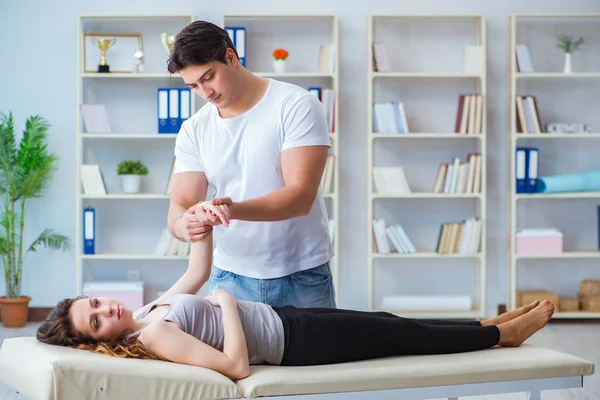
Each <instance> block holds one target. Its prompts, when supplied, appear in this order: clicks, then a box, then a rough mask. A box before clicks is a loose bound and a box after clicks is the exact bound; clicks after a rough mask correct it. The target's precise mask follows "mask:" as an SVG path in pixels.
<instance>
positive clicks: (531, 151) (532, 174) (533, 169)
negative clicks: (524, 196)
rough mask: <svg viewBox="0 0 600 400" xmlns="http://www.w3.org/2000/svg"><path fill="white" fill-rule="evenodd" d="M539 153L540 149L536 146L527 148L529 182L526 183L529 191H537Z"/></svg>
mask: <svg viewBox="0 0 600 400" xmlns="http://www.w3.org/2000/svg"><path fill="white" fill-rule="evenodd" d="M539 154H540V151H539V149H537V148H535V147H531V148H528V149H527V174H526V179H527V182H526V183H525V189H526V191H527V193H535V192H537V178H538V165H539Z"/></svg>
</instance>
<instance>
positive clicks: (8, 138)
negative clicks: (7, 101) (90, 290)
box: [0, 113, 71, 327]
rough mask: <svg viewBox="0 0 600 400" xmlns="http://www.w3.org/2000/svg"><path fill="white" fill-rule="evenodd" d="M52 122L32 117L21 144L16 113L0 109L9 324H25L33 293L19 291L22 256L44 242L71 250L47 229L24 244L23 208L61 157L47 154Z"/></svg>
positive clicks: (4, 301) (1, 238)
mask: <svg viewBox="0 0 600 400" xmlns="http://www.w3.org/2000/svg"><path fill="white" fill-rule="evenodd" d="M49 128H50V125H49V124H48V122H47V121H46V120H45V119H43V118H42V117H40V116H37V115H36V116H31V117H29V118H28V119H27V121H26V122H25V130H24V131H23V137H22V138H21V141H20V143H17V140H16V137H15V126H14V119H13V115H12V113H9V114H8V115H6V114H3V113H0V198H1V199H2V208H1V209H0V213H1V214H0V254H1V255H2V262H3V264H4V278H5V282H6V296H5V297H0V313H1V316H2V323H3V324H4V325H5V326H7V327H20V326H24V325H25V323H26V321H27V314H28V307H29V301H30V300H31V297H29V296H22V295H21V287H22V277H23V261H24V259H25V257H26V256H27V254H28V253H29V252H30V251H36V250H37V249H38V248H39V247H40V246H45V247H50V248H53V249H59V250H63V251H66V250H69V249H70V246H71V243H70V240H69V239H68V238H67V237H65V236H63V235H59V234H57V233H55V232H54V231H53V230H52V229H45V230H44V231H43V232H42V233H41V234H40V235H39V236H38V237H37V238H36V239H35V240H33V242H32V243H31V244H30V245H29V247H27V248H26V247H25V246H24V243H23V233H24V230H25V212H26V211H27V206H28V205H29V203H30V202H31V200H32V199H34V198H40V197H42V194H43V193H44V190H45V188H46V187H47V185H48V183H49V182H50V178H51V176H52V173H53V172H54V171H55V170H56V166H57V163H58V158H57V157H56V155H54V154H50V153H48V149H47V147H48V145H47V143H46V138H47V136H48V135H47V132H48V129H49Z"/></svg>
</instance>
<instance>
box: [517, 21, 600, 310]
mask: <svg viewBox="0 0 600 400" xmlns="http://www.w3.org/2000/svg"><path fill="white" fill-rule="evenodd" d="M599 27H600V15H599V14H595V15H592V14H515V15H511V16H510V17H509V18H508V63H507V65H508V69H507V74H508V79H507V91H508V96H507V107H508V110H509V112H508V113H507V116H508V124H507V126H508V134H507V139H508V145H507V149H508V151H509V157H508V159H509V160H510V161H509V164H508V165H509V171H508V174H507V177H508V179H509V182H508V185H507V186H508V188H509V192H508V242H509V243H508V246H507V249H508V254H507V260H508V270H507V276H508V279H507V282H508V284H507V303H508V308H509V309H514V308H515V307H517V305H518V304H517V293H518V291H520V290H549V291H552V292H555V293H557V294H558V296H559V297H560V298H562V297H570V298H576V297H577V292H578V289H579V283H580V281H582V280H584V279H600V273H599V272H598V269H597V264H598V261H597V260H598V258H600V252H599V251H598V229H599V227H598V225H597V224H598V220H597V218H598V217H597V214H596V212H597V211H596V206H597V205H598V204H600V192H598V191H581V192H557V193H539V192H532V193H516V192H517V188H516V186H517V184H516V177H517V176H516V166H517V160H516V151H517V147H533V148H537V149H539V158H538V163H537V165H538V177H545V176H552V175H558V174H567V173H575V172H580V171H586V170H590V169H596V168H598V163H597V154H598V150H599V148H600V142H599V141H598V138H600V133H598V126H599V125H600V119H599V118H598V116H597V115H596V114H597V112H596V110H594V107H586V106H585V105H586V104H587V102H588V100H587V98H588V97H590V98H591V97H594V96H595V93H597V90H598V88H599V87H600V79H599V78H600V70H598V67H597V65H598V61H600V48H599V47H598V45H597V44H595V43H589V44H585V45H584V47H585V51H583V52H581V51H578V52H575V53H574V54H573V55H572V64H573V70H572V72H571V73H565V72H563V65H564V52H563V50H561V49H559V48H557V35H558V34H567V35H572V36H573V37H575V38H577V37H580V36H583V37H585V38H586V41H587V39H589V38H590V36H593V35H595V33H596V32H597V30H598V28H599ZM519 44H525V45H527V46H528V47H529V52H530V55H531V60H532V64H533V70H530V71H527V70H526V71H523V72H520V71H521V68H520V67H519V61H518V60H517V55H516V54H517V48H518V46H517V45H519ZM528 95H531V96H535V99H536V100H535V101H536V111H535V112H537V114H538V117H539V122H540V128H541V129H540V130H541V132H537V133H526V132H525V133H522V132H521V131H520V130H519V129H518V126H517V121H518V118H519V111H518V110H517V106H516V101H517V96H528ZM582 105H583V106H582ZM576 122H583V123H586V124H591V127H592V130H593V131H592V132H575V133H556V132H553V133H548V128H547V126H546V124H548V123H576ZM526 130H527V129H526ZM534 131H537V130H534ZM536 190H537V189H536ZM543 228H554V229H560V230H561V231H562V233H563V251H562V252H561V253H550V254H548V253H541V254H528V253H521V254H519V253H517V251H516V240H517V232H519V230H521V229H543ZM553 318H555V319H598V318H600V312H586V311H576V312H570V311H561V310H560V309H559V310H558V312H556V313H555V314H554V316H553Z"/></svg>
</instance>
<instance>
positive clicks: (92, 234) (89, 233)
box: [83, 207, 96, 254]
mask: <svg viewBox="0 0 600 400" xmlns="http://www.w3.org/2000/svg"><path fill="white" fill-rule="evenodd" d="M95 242H96V210H95V209H93V208H89V207H88V208H85V209H84V210H83V254H95V253H96V243H95Z"/></svg>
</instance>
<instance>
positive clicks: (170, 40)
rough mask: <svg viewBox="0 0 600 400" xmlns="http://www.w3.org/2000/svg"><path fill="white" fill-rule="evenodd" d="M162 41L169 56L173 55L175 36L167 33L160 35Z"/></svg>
mask: <svg viewBox="0 0 600 400" xmlns="http://www.w3.org/2000/svg"><path fill="white" fill-rule="evenodd" d="M160 41H161V42H162V45H163V47H164V48H165V50H166V51H167V54H169V55H171V53H172V52H173V45H174V44H175V35H170V36H169V35H167V33H166V32H163V33H161V34H160Z"/></svg>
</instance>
